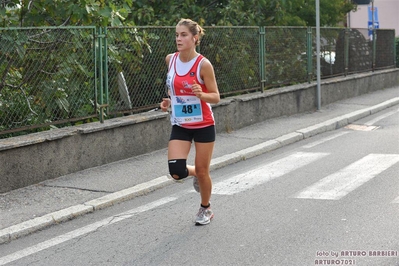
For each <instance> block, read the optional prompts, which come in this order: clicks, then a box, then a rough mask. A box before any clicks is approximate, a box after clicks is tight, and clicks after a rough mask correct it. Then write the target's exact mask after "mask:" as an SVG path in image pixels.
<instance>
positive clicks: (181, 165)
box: [168, 159, 188, 180]
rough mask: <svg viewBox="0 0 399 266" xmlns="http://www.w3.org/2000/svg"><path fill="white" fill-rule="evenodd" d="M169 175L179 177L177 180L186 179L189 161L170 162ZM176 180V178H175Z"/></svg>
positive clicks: (176, 160)
mask: <svg viewBox="0 0 399 266" xmlns="http://www.w3.org/2000/svg"><path fill="white" fill-rule="evenodd" d="M168 165H169V173H170V175H171V176H172V177H173V176H174V175H177V176H178V178H177V180H180V179H183V178H186V177H187V176H188V169H187V160H186V159H174V160H169V161H168ZM173 178H174V177H173Z"/></svg>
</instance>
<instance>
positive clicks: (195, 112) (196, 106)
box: [171, 96, 203, 124]
mask: <svg viewBox="0 0 399 266" xmlns="http://www.w3.org/2000/svg"><path fill="white" fill-rule="evenodd" d="M171 100H172V106H173V114H174V117H175V119H176V122H178V123H179V124H186V123H195V122H201V121H202V120H203V117H202V110H201V100H200V99H198V98H197V97H196V96H172V97H171Z"/></svg>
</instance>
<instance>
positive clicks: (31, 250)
mask: <svg viewBox="0 0 399 266" xmlns="http://www.w3.org/2000/svg"><path fill="white" fill-rule="evenodd" d="M176 199H177V198H176V197H165V198H162V199H160V200H157V201H153V202H151V203H148V204H146V205H143V206H140V207H138V208H135V209H131V210H129V211H127V212H123V213H120V214H118V215H114V216H111V217H108V218H105V219H103V220H101V221H98V222H95V223H92V224H89V225H87V226H84V227H82V228H79V229H76V230H74V231H71V232H69V233H66V234H63V235H60V236H57V237H54V238H52V239H49V240H47V241H44V242H41V243H39V244H36V245H34V246H31V247H28V248H25V249H23V250H20V251H17V252H15V253H12V254H10V255H7V256H4V257H1V258H0V265H5V264H7V263H10V262H13V261H16V260H19V259H22V258H24V257H27V256H30V255H32V254H35V253H37V252H40V251H42V250H45V249H48V248H51V247H54V246H56V245H58V244H61V243H64V242H66V241H69V240H72V239H74V238H77V237H80V236H82V235H85V234H88V233H91V232H94V231H96V230H98V229H99V228H101V227H107V226H109V225H111V224H114V223H117V222H120V221H123V220H125V219H128V218H131V217H133V216H134V215H137V214H139V213H142V212H146V211H149V210H151V209H154V208H157V207H159V206H162V205H165V204H166V203H169V202H172V201H175V200H176Z"/></svg>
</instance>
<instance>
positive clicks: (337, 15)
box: [0, 0, 355, 27]
mask: <svg viewBox="0 0 399 266" xmlns="http://www.w3.org/2000/svg"><path fill="white" fill-rule="evenodd" d="M354 7H355V5H354V4H352V2H351V1H348V0H334V1H331V0H320V23H321V26H336V25H337V24H339V22H341V21H343V19H344V17H345V16H346V14H347V13H348V12H349V11H350V10H352V9H354ZM182 17H189V18H192V19H194V20H196V21H198V22H200V23H201V24H202V25H225V26H226V25H232V26H314V25H315V0H290V1H288V0H255V1H246V0H221V1H216V0H214V1H209V0H186V1H174V2H171V1H162V0H137V1H134V0H112V1H105V0H75V1H71V0H0V26H1V27H14V26H18V27H28V26H29V27H31V26H71V25H73V26H82V25H83V26H122V25H123V26H133V25H140V26H148V25H152V26H154V25H162V26H165V25H167V26H170V25H175V24H176V22H177V21H178V20H179V19H180V18H182Z"/></svg>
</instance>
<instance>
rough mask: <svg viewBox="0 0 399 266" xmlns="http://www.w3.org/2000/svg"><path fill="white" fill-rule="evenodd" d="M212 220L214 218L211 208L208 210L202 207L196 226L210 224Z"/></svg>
mask: <svg viewBox="0 0 399 266" xmlns="http://www.w3.org/2000/svg"><path fill="white" fill-rule="evenodd" d="M212 218H213V211H212V210H211V207H208V208H204V207H201V208H200V209H199V211H198V213H197V217H196V219H195V224H196V225H205V224H209V223H210V222H211V220H212Z"/></svg>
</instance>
